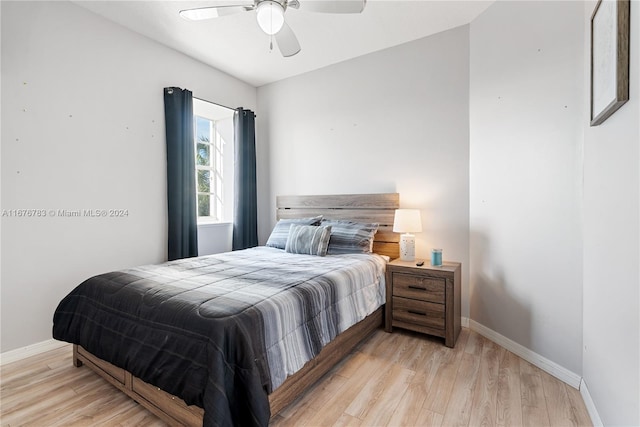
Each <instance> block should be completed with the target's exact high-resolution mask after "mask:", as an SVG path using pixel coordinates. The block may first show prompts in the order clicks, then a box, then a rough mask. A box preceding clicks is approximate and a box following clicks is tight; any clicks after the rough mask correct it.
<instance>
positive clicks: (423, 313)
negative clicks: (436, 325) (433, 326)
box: [407, 310, 427, 316]
mask: <svg viewBox="0 0 640 427" xmlns="http://www.w3.org/2000/svg"><path fill="white" fill-rule="evenodd" d="M407 312H408V313H409V314H417V315H418V316H426V315H427V313H425V312H423V311H414V310H407Z"/></svg>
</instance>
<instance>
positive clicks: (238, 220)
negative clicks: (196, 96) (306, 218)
mask: <svg viewBox="0 0 640 427" xmlns="http://www.w3.org/2000/svg"><path fill="white" fill-rule="evenodd" d="M255 123H256V116H255V114H254V113H253V111H251V110H244V109H242V108H238V109H237V110H236V112H235V114H234V116H233V124H234V128H235V129H234V130H235V144H234V145H235V157H234V162H235V182H234V191H235V197H234V205H233V208H234V209H233V211H234V214H233V216H234V218H233V246H232V247H233V250H234V251H235V250H239V249H246V248H251V247H254V246H258V206H257V205H258V196H257V182H256V125H255Z"/></svg>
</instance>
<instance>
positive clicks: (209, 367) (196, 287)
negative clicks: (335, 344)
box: [53, 247, 386, 426]
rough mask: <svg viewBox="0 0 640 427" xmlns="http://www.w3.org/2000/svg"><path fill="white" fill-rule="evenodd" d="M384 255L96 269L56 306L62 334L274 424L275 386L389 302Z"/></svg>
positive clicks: (267, 251)
mask: <svg viewBox="0 0 640 427" xmlns="http://www.w3.org/2000/svg"><path fill="white" fill-rule="evenodd" d="M385 264H386V260H385V259H384V258H383V257H381V256H378V255H369V254H353V255H336V256H327V257H317V256H311V255H296V254H289V253H286V252H284V251H283V250H280V249H275V248H267V247H258V248H253V249H247V250H243V251H235V252H229V253H224V254H219V255H212V256H205V257H199V258H190V259H184V260H178V261H172V262H168V263H164V264H160V265H149V266H143V267H137V268H132V269H128V270H123V271H118V272H113V273H107V274H103V275H100V276H95V277H93V278H91V279H89V280H87V281H86V282H84V283H83V284H81V285H80V286H78V287H77V288H76V289H75V290H74V291H72V292H71V293H70V294H69V295H68V296H67V297H66V298H65V299H64V300H63V301H62V302H61V303H60V305H59V306H58V309H57V310H56V313H55V315H54V328H53V335H54V338H56V339H61V340H65V341H68V342H72V343H76V344H80V345H82V346H83V347H84V348H86V349H87V350H89V351H90V352H92V353H93V354H95V355H96V356H98V357H100V358H102V359H105V360H107V361H109V362H111V363H113V364H115V365H116V366H120V367H122V368H124V369H126V370H128V371H130V372H132V373H133V374H134V375H135V376H137V377H140V378H142V379H143V380H145V381H147V382H149V383H151V384H154V385H156V386H158V387H161V388H162V389H164V390H166V391H167V392H169V393H171V394H174V395H177V396H179V397H181V398H182V399H184V400H185V401H186V402H187V403H189V404H196V405H198V406H201V407H203V408H204V409H205V419H204V425H205V426H209V425H267V424H268V421H269V402H268V398H267V393H270V392H271V391H273V390H275V389H276V388H277V387H278V386H280V385H281V384H282V382H283V381H284V380H285V379H286V378H287V376H288V375H291V374H293V373H294V372H296V371H297V370H299V369H300V368H301V367H302V366H303V365H304V364H305V363H306V362H307V361H309V360H310V359H312V358H313V357H315V356H316V355H317V354H318V353H319V352H320V350H321V349H322V348H323V347H324V346H325V345H326V344H327V343H329V342H330V341H331V340H332V339H333V338H335V337H336V336H337V335H338V334H340V333H341V332H343V331H345V330H346V329H347V328H349V327H350V326H352V325H353V324H355V323H357V322H358V321H360V320H362V319H364V318H365V317H366V316H367V315H369V314H371V313H372V312H373V311H375V310H376V309H377V308H378V307H380V306H381V305H382V304H383V303H384V299H385V298H384V271H385Z"/></svg>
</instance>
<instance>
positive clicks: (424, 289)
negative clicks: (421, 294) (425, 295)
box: [409, 285, 427, 291]
mask: <svg viewBox="0 0 640 427" xmlns="http://www.w3.org/2000/svg"><path fill="white" fill-rule="evenodd" d="M409 289H416V290H418V291H426V290H427V288H423V287H421V286H415V285H409Z"/></svg>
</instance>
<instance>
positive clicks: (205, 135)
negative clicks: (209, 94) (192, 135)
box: [196, 117, 212, 142]
mask: <svg viewBox="0 0 640 427" xmlns="http://www.w3.org/2000/svg"><path fill="white" fill-rule="evenodd" d="M211 125H212V122H211V120H207V119H203V118H202V117H196V141H205V142H209V138H210V135H211Z"/></svg>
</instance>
